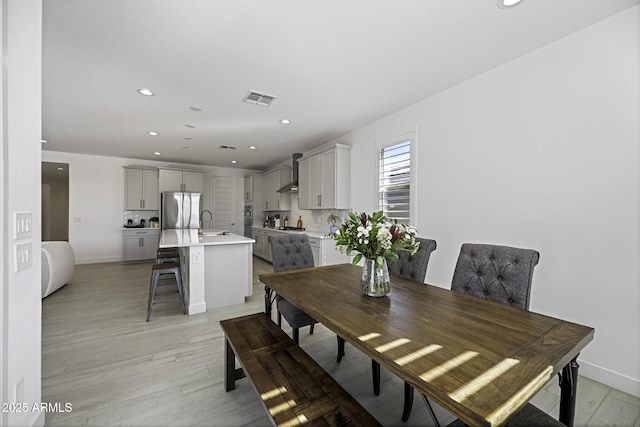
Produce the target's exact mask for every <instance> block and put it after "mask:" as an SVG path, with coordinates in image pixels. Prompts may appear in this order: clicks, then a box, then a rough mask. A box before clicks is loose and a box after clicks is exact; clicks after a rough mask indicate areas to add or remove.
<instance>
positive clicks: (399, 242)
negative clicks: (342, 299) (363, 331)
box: [334, 211, 420, 297]
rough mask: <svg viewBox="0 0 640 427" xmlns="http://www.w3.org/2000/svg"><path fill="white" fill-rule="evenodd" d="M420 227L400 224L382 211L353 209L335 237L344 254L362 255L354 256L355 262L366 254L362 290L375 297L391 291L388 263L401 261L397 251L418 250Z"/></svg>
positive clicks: (412, 252) (411, 251)
mask: <svg viewBox="0 0 640 427" xmlns="http://www.w3.org/2000/svg"><path fill="white" fill-rule="evenodd" d="M415 237H416V229H415V227H412V226H410V225H405V224H399V223H398V221H397V220H392V219H389V218H387V217H386V216H385V215H384V214H383V213H382V211H378V212H375V213H373V214H372V215H367V214H366V213H365V212H363V213H361V214H360V215H356V214H355V213H354V212H349V218H347V221H346V222H345V223H344V224H343V225H342V227H341V228H340V229H339V230H338V232H337V233H336V235H335V237H334V239H335V241H336V247H337V249H338V251H339V252H340V253H343V254H347V255H350V254H351V252H357V253H358V254H357V255H356V256H355V257H354V258H353V261H352V263H353V264H354V265H355V264H357V263H358V262H360V260H361V259H362V258H363V257H364V258H365V259H364V268H363V270H362V280H361V285H362V293H363V294H364V295H367V296H372V297H382V296H385V295H387V294H388V293H389V291H390V285H391V283H390V280H389V269H388V267H387V263H388V262H389V263H393V262H396V261H397V260H398V255H397V253H396V251H407V252H410V253H411V254H412V255H413V254H414V253H416V251H417V250H418V247H419V246H420V243H419V242H416V239H415Z"/></svg>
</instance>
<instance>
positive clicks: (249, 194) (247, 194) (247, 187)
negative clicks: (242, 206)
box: [244, 176, 253, 202]
mask: <svg viewBox="0 0 640 427" xmlns="http://www.w3.org/2000/svg"><path fill="white" fill-rule="evenodd" d="M244 201H245V202H252V201H253V176H245V177H244Z"/></svg>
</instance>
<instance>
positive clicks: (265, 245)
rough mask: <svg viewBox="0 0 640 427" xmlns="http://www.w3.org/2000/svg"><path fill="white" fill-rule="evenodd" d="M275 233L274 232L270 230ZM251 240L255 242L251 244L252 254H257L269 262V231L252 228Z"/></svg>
mask: <svg viewBox="0 0 640 427" xmlns="http://www.w3.org/2000/svg"><path fill="white" fill-rule="evenodd" d="M272 233H273V234H275V232H272ZM252 234H253V240H255V241H256V242H255V243H254V244H253V254H254V255H255V256H259V257H260V258H262V259H265V260H267V261H269V262H271V260H272V259H271V245H270V244H269V231H267V230H260V229H255V228H254V229H253V231H252Z"/></svg>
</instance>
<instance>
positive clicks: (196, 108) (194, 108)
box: [189, 105, 202, 111]
mask: <svg viewBox="0 0 640 427" xmlns="http://www.w3.org/2000/svg"><path fill="white" fill-rule="evenodd" d="M189 108H190V109H191V111H202V108H200V107H196V106H195V105H194V106H192V107H189Z"/></svg>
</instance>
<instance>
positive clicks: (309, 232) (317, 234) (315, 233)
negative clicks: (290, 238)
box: [251, 227, 333, 240]
mask: <svg viewBox="0 0 640 427" xmlns="http://www.w3.org/2000/svg"><path fill="white" fill-rule="evenodd" d="M251 228H252V229H256V230H265V231H275V232H278V233H295V234H299V233H302V234H306V235H307V236H309V237H315V238H316V239H331V240H333V237H329V235H328V234H329V233H321V232H319V231H313V230H304V231H298V230H278V229H276V228H269V227H251Z"/></svg>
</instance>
